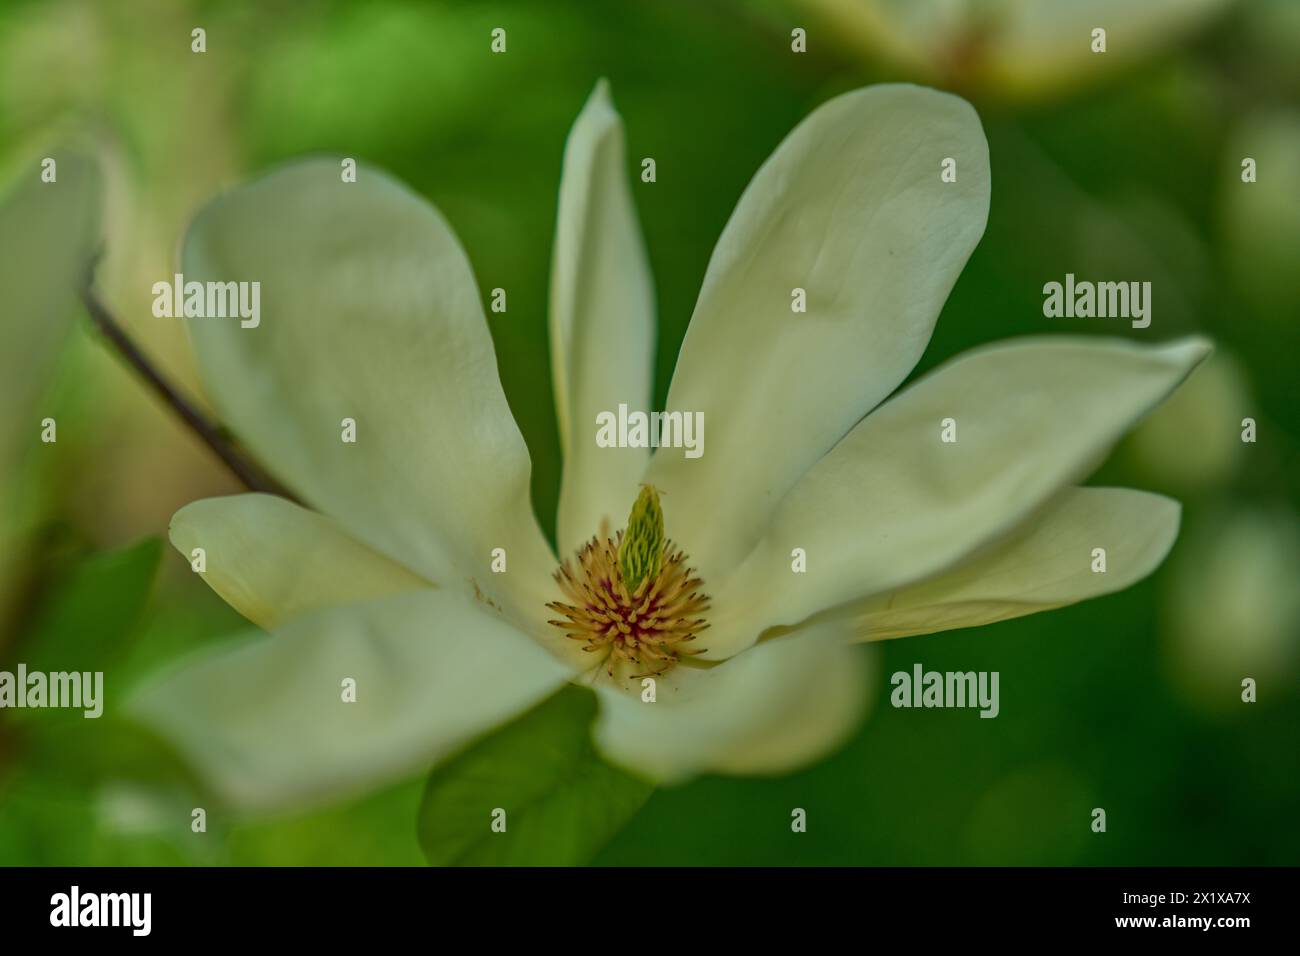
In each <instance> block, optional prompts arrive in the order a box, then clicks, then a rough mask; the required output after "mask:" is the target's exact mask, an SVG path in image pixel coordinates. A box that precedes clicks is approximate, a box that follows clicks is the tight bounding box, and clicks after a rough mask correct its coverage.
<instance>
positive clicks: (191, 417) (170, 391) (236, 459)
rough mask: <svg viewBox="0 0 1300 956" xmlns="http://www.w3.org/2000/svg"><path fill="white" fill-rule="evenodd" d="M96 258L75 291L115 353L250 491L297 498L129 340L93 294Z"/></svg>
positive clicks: (88, 266) (293, 499) (105, 307)
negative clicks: (238, 447) (248, 456)
mask: <svg viewBox="0 0 1300 956" xmlns="http://www.w3.org/2000/svg"><path fill="white" fill-rule="evenodd" d="M98 259H99V257H98V256H96V257H95V258H93V259H91V261H90V262H89V263H88V265H87V268H86V277H85V281H84V283H83V284H82V286H81V288H80V289H79V290H78V293H79V294H80V296H81V301H82V302H83V303H84V304H85V306H86V311H87V312H89V313H90V318H91V319H92V320H93V321H94V323H95V325H96V327H98V329H99V331H100V332H102V333H103V334H104V337H105V338H107V339H108V341H109V342H110V343H112V345H113V347H114V348H115V349H117V351H118V354H120V355H121V356H122V358H124V359H125V360H126V361H127V364H129V365H130V366H131V367H132V368H133V369H135V371H136V372H137V373H138V374H139V375H140V377H141V378H143V379H144V380H145V382H147V383H148V385H149V387H150V388H152V389H153V391H154V392H155V394H157V395H158V396H159V397H160V398H161V399H162V400H163V402H164V403H166V405H167V407H168V408H170V409H171V410H172V411H173V412H174V413H175V414H176V415H177V417H178V418H180V420H181V421H182V422H184V423H185V425H186V426H187V427H188V428H189V429H190V430H191V431H192V432H194V434H196V435H198V436H199V438H200V439H202V440H203V443H204V444H205V445H207V446H208V448H209V449H211V451H212V453H213V454H215V455H216V456H217V457H218V458H220V459H221V461H222V463H223V464H224V465H225V466H226V467H227V468H229V469H230V471H231V472H232V473H233V474H234V475H235V477H236V478H238V479H239V480H240V481H241V482H243V483H244V485H245V486H246V487H247V488H248V489H249V490H250V491H261V492H265V493H267V494H272V495H279V496H280V497H282V498H288V499H289V500H291V501H297V498H295V497H294V496H293V495H292V494H290V493H288V492H287V491H286V490H285V489H284V488H282V487H280V486H279V485H277V484H276V482H275V481H273V480H272V479H271V478H270V477H268V476H267V475H266V474H265V473H264V472H263V471H262V469H260V468H258V467H257V466H256V465H254V464H253V463H252V462H250V461H249V460H248V459H246V458H245V457H244V456H242V455H241V454H240V453H239V452H237V451H236V450H235V448H234V447H233V446H232V445H231V443H230V441H229V439H228V437H227V433H226V431H225V429H223V428H222V427H221V426H219V425H218V424H216V423H215V422H213V421H211V420H210V419H209V418H208V417H207V416H206V415H204V414H203V413H202V412H201V411H199V409H198V408H197V407H196V406H195V405H194V403H193V402H191V401H190V400H189V399H187V398H186V397H185V396H184V395H182V394H181V393H180V392H179V391H178V390H177V389H176V387H175V386H174V385H172V384H171V383H170V382H168V381H167V379H165V378H164V377H163V376H162V373H161V372H159V371H158V370H157V369H156V368H154V366H153V364H152V363H151V362H150V361H149V359H148V358H147V357H146V356H145V354H144V353H143V352H141V351H140V349H139V348H138V347H137V346H136V344H135V343H134V342H132V341H131V339H130V337H129V336H128V335H127V334H126V332H125V331H124V330H123V328H122V326H121V325H120V324H119V323H118V322H117V320H116V319H114V318H113V316H112V314H111V313H110V312H109V311H108V307H107V306H105V305H104V303H103V302H101V301H100V300H99V297H98V296H96V295H95V291H94V282H95V266H96V264H97V263H98Z"/></svg>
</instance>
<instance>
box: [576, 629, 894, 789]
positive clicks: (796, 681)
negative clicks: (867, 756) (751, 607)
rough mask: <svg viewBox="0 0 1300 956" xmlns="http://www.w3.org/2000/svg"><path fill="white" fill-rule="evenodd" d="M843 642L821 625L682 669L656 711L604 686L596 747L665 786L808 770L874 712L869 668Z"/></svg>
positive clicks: (661, 691)
mask: <svg viewBox="0 0 1300 956" xmlns="http://www.w3.org/2000/svg"><path fill="white" fill-rule="evenodd" d="M844 638H845V632H844V631H843V629H842V628H841V627H840V626H839V624H838V623H837V622H833V623H831V624H821V625H818V626H816V627H809V628H804V629H801V630H799V631H796V632H794V633H791V634H787V635H784V636H782V637H779V638H775V639H772V640H768V641H764V642H763V643H761V644H759V645H758V646H757V647H754V648H751V649H749V650H747V651H745V652H744V653H743V654H739V655H737V656H736V657H734V658H732V659H731V660H728V661H725V662H723V663H722V664H720V665H718V666H716V667H713V668H710V669H691V668H687V667H684V666H679V667H677V668H676V669H675V670H673V671H672V672H670V674H669V675H667V677H668V679H666V680H664V681H662V682H660V683H661V686H660V687H659V688H658V690H657V693H656V699H655V702H654V703H646V702H645V701H644V700H643V699H642V697H641V696H634V695H629V694H628V693H626V692H624V691H620V690H618V689H616V688H614V687H611V686H609V685H603V684H597V685H596V691H597V693H598V694H599V696H600V701H601V709H600V716H599V718H598V719H597V722H596V725H595V727H594V729H593V735H594V738H595V741H596V744H597V746H598V747H599V748H600V749H601V751H603V752H604V753H605V755H606V756H608V757H609V758H610V759H612V760H614V761H615V762H617V763H620V764H623V765H624V766H627V767H629V768H631V769H633V770H636V771H638V772H639V773H641V774H643V775H645V776H648V777H650V778H652V779H654V780H657V781H659V782H662V783H672V782H678V781H682V780H685V779H687V778H689V777H691V776H694V775H696V774H700V773H711V772H712V773H734V774H778V773H785V772H788V771H791V770H795V769H797V768H799V767H801V766H805V765H807V764H810V763H812V762H814V761H816V760H818V759H820V758H821V757H824V756H826V755H827V754H828V753H830V752H831V751H833V750H834V749H835V748H836V747H838V746H840V745H841V744H842V743H843V742H844V741H845V740H846V739H847V738H848V737H849V736H850V735H851V734H852V732H853V731H854V730H855V729H856V727H857V725H858V723H859V721H860V720H861V718H862V716H863V714H864V713H865V712H866V707H867V702H868V691H869V687H868V680H867V674H868V658H867V657H866V656H864V655H862V654H860V653H857V651H859V650H861V648H855V647H852V646H850V645H846V644H845V642H844Z"/></svg>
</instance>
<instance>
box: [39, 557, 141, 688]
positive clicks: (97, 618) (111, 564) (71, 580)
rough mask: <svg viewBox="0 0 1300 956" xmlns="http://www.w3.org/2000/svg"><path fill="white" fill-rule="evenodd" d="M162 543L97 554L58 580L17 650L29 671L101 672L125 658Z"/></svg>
mask: <svg viewBox="0 0 1300 956" xmlns="http://www.w3.org/2000/svg"><path fill="white" fill-rule="evenodd" d="M161 557H162V542H161V541H160V540H159V539H158V538H146V539H145V540H143V541H140V542H139V543H137V544H134V545H131V546H130V547H127V548H123V549H121V550H119V551H113V552H110V553H108V554H100V555H95V556H94V557H92V558H89V559H88V560H86V561H85V562H84V563H82V564H81V565H80V566H79V567H78V568H76V570H74V571H73V572H72V573H71V574H70V575H69V576H68V578H67V580H65V581H61V582H59V583H58V584H57V585H56V586H55V588H54V589H53V591H52V593H51V594H50V596H49V598H48V599H47V600H46V602H45V604H44V605H43V606H42V607H41V609H40V611H39V612H38V615H37V618H36V621H35V623H34V626H33V628H32V630H31V632H30V635H29V637H28V639H26V640H24V642H23V643H22V645H21V646H20V647H19V649H18V655H19V658H20V659H21V660H23V661H25V662H26V664H27V668H28V670H39V671H62V670H76V671H99V670H104V669H105V667H104V665H105V664H106V663H108V662H110V661H113V660H115V659H118V658H120V657H121V655H122V653H123V652H124V650H125V649H126V644H127V642H128V640H129V639H130V637H131V636H132V634H133V632H134V631H135V627H136V625H137V624H138V623H139V621H140V616H141V614H142V613H143V612H144V607H145V604H146V602H147V601H148V600H149V593H150V590H151V588H152V585H153V579H154V574H155V572H156V571H157V570H158V562H159V560H160V559H161Z"/></svg>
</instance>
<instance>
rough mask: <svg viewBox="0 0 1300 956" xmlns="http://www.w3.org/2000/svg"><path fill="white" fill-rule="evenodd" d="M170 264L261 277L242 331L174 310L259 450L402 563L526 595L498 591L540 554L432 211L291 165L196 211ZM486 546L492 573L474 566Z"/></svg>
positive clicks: (522, 463)
mask: <svg viewBox="0 0 1300 956" xmlns="http://www.w3.org/2000/svg"><path fill="white" fill-rule="evenodd" d="M183 261H184V276H185V279H186V280H187V282H188V281H200V282H207V281H215V282H253V281H256V282H260V283H261V285H260V321H259V323H258V324H257V325H256V326H255V327H248V328H244V327H242V324H241V321H240V320H239V319H238V318H234V319H231V318H191V319H190V320H189V324H190V329H191V332H192V334H193V337H194V342H195V345H196V348H197V351H198V358H199V364H200V368H201V370H202V372H203V376H204V380H205V382H206V384H207V386H208V389H209V390H210V392H211V393H212V395H213V397H214V399H215V401H216V404H217V406H218V408H219V409H220V411H221V414H222V416H223V417H224V418H225V420H226V422H227V423H228V424H229V425H230V426H232V428H233V429H234V430H235V432H237V433H238V435H239V436H240V437H241V438H242V439H243V440H244V442H246V443H247V445H248V447H249V448H250V449H251V450H252V452H253V453H254V454H255V455H256V457H257V458H258V459H260V460H261V461H262V462H264V463H265V464H266V465H267V466H268V467H270V468H271V469H272V470H273V471H274V472H275V474H276V475H277V476H278V477H279V478H280V479H281V480H283V481H284V483H285V484H286V485H287V486H288V487H289V488H290V490H292V491H295V492H296V493H297V494H298V495H299V496H300V497H301V498H303V499H304V500H305V501H306V502H307V503H309V504H310V505H312V506H313V507H315V508H318V509H319V510H320V511H322V512H324V513H326V514H328V515H331V516H332V517H334V518H335V519H337V520H338V522H339V523H340V524H341V525H342V526H343V527H344V528H346V529H347V530H348V531H349V532H350V533H351V534H353V535H355V536H356V537H358V538H359V539H361V540H362V541H364V542H365V543H366V544H368V545H370V546H371V547H373V548H375V549H376V550H378V551H380V552H382V553H383V554H386V555H387V556H388V557H390V558H393V559H394V560H397V561H400V562H402V563H403V564H405V565H407V566H408V567H409V568H410V569H411V570H412V571H415V572H416V573H418V574H421V575H423V576H426V577H429V578H431V579H433V580H437V581H439V582H440V583H441V582H446V583H447V584H448V585H451V584H452V583H453V582H455V584H456V585H463V586H466V587H470V586H473V587H477V588H479V589H480V590H481V591H482V592H483V593H487V594H491V595H494V596H495V597H496V598H497V599H498V601H499V602H504V603H507V604H511V605H513V604H516V603H526V602H524V601H523V599H519V600H518V601H515V600H512V599H511V597H512V593H511V590H510V585H511V584H512V583H514V582H516V581H519V580H521V579H526V578H527V577H528V576H529V574H530V573H531V576H532V577H533V578H534V579H535V580H537V581H540V582H543V583H544V577H543V575H544V574H545V572H546V571H548V570H549V569H550V567H551V566H552V564H553V561H552V558H551V556H550V552H549V548H548V547H547V545H546V543H545V540H544V539H543V538H542V536H541V532H540V530H539V529H538V527H537V523H536V521H535V519H534V517H533V514H532V509H531V506H530V504H529V471H530V467H531V465H530V462H529V458H528V450H527V448H526V447H525V445H524V441H523V438H522V436H521V435H520V434H519V429H518V428H517V427H516V425H515V422H514V419H513V418H512V417H511V414H510V409H509V407H508V406H507V404H506V399H505V395H504V393H503V392H502V390H501V383H500V379H499V377H498V375H497V366H496V358H495V355H494V353H493V349H492V340H491V337H490V336H489V334H488V329H487V324H486V321H485V319H484V316H483V308H482V304H481V303H480V301H479V296H478V291H477V289H476V287H475V283H474V276H473V274H472V272H471V271H470V265H469V262H468V260H467V259H466V258H465V254H464V252H463V251H462V250H461V247H460V245H459V243H457V241H456V238H455V236H454V235H453V234H452V232H451V229H450V228H449V227H448V226H447V224H446V222H445V221H444V220H443V218H442V216H441V215H439V213H438V212H437V210H435V209H434V208H433V207H432V206H431V205H430V204H429V203H428V202H426V201H425V200H424V199H422V198H420V197H419V196H417V195H415V194H414V193H413V192H411V191H410V190H408V189H407V188H406V187H405V186H403V185H401V184H399V183H398V182H397V181H396V180H394V179H391V178H390V177H388V176H387V175H386V174H384V173H382V172H380V171H379V170H377V169H372V168H369V167H365V166H363V167H361V168H360V169H359V170H358V172H357V181H356V182H354V183H348V182H343V181H342V178H341V176H340V166H339V163H338V161H337V160H332V159H312V160H306V161H303V162H299V163H295V164H293V165H290V166H285V167H283V168H281V169H279V170H277V171H275V172H272V173H270V174H268V175H266V176H263V177H262V178H260V179H258V180H255V181H253V182H251V183H249V184H247V185H244V186H241V187H238V188H236V189H234V190H232V191H231V192H229V193H227V194H225V195H223V196H222V197H220V198H218V199H217V200H215V201H214V202H212V203H211V204H209V205H208V206H207V207H206V208H205V209H204V210H203V211H202V212H201V213H200V214H199V216H198V218H197V219H196V220H195V222H194V224H193V225H192V226H191V228H190V231H189V235H188V236H187V239H186V242H185V249H184V256H183ZM250 321H251V320H250ZM344 419H352V420H354V421H355V423H356V441H355V443H347V442H344V441H342V440H341V436H342V422H343V420H344ZM498 547H499V548H505V549H506V551H507V554H508V567H509V573H507V574H492V573H490V562H491V551H492V549H493V548H498ZM467 577H468V578H471V579H472V580H471V581H466V580H465V578H467Z"/></svg>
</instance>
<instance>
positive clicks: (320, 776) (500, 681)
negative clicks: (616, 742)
mask: <svg viewBox="0 0 1300 956" xmlns="http://www.w3.org/2000/svg"><path fill="white" fill-rule="evenodd" d="M566 674H567V671H566V670H565V669H564V668H563V667H562V666H561V665H560V664H558V663H557V662H556V661H555V660H554V658H552V657H551V656H550V655H549V654H548V653H547V652H546V651H544V650H542V649H541V648H539V647H537V646H536V644H534V643H533V642H532V641H530V640H529V639H528V638H526V637H524V636H523V635H522V634H520V633H518V632H517V631H515V630H513V629H512V628H511V627H509V626H508V625H507V624H505V623H503V622H502V621H500V620H499V619H497V618H495V617H492V616H489V615H486V614H483V613H480V611H479V609H478V608H477V607H476V606H475V605H474V603H473V601H472V599H469V598H466V597H464V596H463V595H460V594H458V593H456V592H453V591H441V590H440V591H417V592H412V593H410V594H402V595H397V596H394V597H389V598H384V599H381V600H377V601H371V602H367V603H363V604H353V605H348V606H345V607H338V608H331V609H328V610H325V611H320V612H317V613H314V614H307V615H303V616H300V617H298V618H295V619H294V620H293V621H290V622H289V623H288V624H286V625H284V626H283V627H282V628H280V629H278V630H277V631H276V632H275V633H273V634H272V635H270V636H269V637H268V636H265V635H260V634H259V635H256V636H248V637H244V638H241V639H238V640H236V641H234V642H233V643H231V644H229V645H227V646H224V647H221V648H219V649H217V650H215V651H210V652H206V653H204V654H202V655H200V656H199V657H197V658H196V659H194V660H192V661H189V662H184V663H182V664H180V665H179V666H178V667H176V668H174V669H173V670H172V671H170V672H167V673H164V674H162V675H160V676H158V677H156V678H154V679H153V680H151V681H150V682H149V683H147V684H146V685H145V686H143V687H142V688H140V689H138V690H137V691H136V692H135V693H134V694H133V696H132V699H131V701H130V702H129V704H128V713H129V715H130V716H131V717H132V718H133V719H135V720H137V721H140V722H142V723H144V724H146V725H147V726H149V727H151V728H152V729H153V730H154V731H155V732H157V733H158V734H160V735H161V736H163V737H164V738H166V739H167V740H169V741H170V742H172V743H173V744H174V745H175V746H176V747H177V748H178V749H179V751H180V752H181V753H182V755H183V756H184V757H185V758H186V759H187V760H188V762H189V763H190V764H191V765H192V766H193V767H194V768H195V769H196V770H197V771H198V773H199V775H200V776H201V778H202V779H203V780H204V781H205V782H206V783H207V784H208V785H209V786H210V787H211V788H212V789H213V790H214V791H215V792H216V793H217V795H218V796H219V797H221V798H222V799H223V800H224V801H226V802H228V803H229V804H230V805H231V806H232V807H234V808H236V809H239V810H245V811H266V810H273V809H277V808H281V807H288V806H297V805H300V804H304V803H310V802H314V801H320V800H324V799H329V798H335V797H343V796H347V795H349V794H354V793H357V792H360V791H362V790H364V789H366V788H368V787H371V786H374V785H376V784H379V783H383V782H387V781H392V780H396V779H399V778H401V777H403V776H405V775H407V774H411V773H417V772H419V771H421V770H424V769H427V768H428V767H429V766H430V764H432V763H433V762H434V761H436V760H437V759H439V758H440V757H442V756H444V755H446V754H447V753H449V752H450V751H452V750H453V749H455V748H457V747H460V746H462V745H463V744H465V743H466V742H468V741H469V740H470V739H472V738H473V737H474V736H476V735H478V734H480V733H482V732H484V731H486V730H488V729H490V728H491V727H493V726H495V725H497V724H499V723H501V722H503V721H505V720H508V719H510V718H511V717H513V716H515V715H516V714H518V713H519V712H521V711H523V710H525V709H526V708H528V707H530V706H532V705H533V704H535V703H537V702H538V701H539V700H541V699H542V698H543V697H545V696H546V695H547V694H550V693H551V692H553V691H554V690H555V689H556V688H557V687H558V686H560V683H561V682H562V681H563V680H564V679H565V677H566ZM348 678H350V679H352V680H353V681H355V689H356V695H355V698H356V699H355V701H354V702H346V701H345V700H344V699H343V698H344V690H343V684H344V681H345V679H348Z"/></svg>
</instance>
